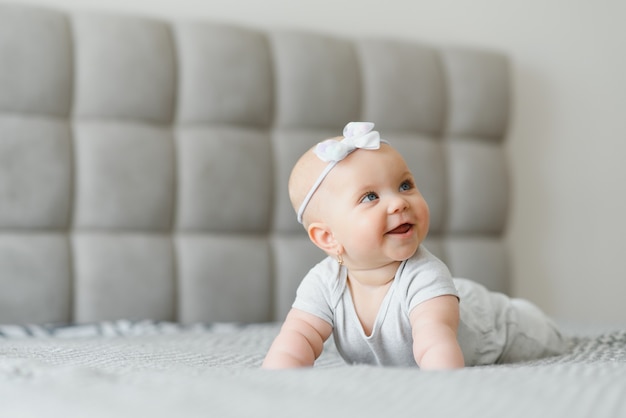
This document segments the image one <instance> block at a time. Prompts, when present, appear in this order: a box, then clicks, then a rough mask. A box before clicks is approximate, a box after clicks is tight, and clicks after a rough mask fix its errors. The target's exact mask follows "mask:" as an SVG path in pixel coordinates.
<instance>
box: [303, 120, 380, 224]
mask: <svg viewBox="0 0 626 418" xmlns="http://www.w3.org/2000/svg"><path fill="white" fill-rule="evenodd" d="M372 129H374V124H373V123H371V122H350V123H348V124H347V125H346V126H345V128H343V136H344V139H342V140H341V141H336V140H334V139H327V140H325V141H322V142H320V143H319V144H317V146H316V147H315V150H314V151H313V152H314V153H315V155H317V156H318V157H319V159H320V160H322V161H325V162H328V165H327V166H326V167H325V168H324V170H323V171H322V172H321V174H320V175H319V177H318V178H317V180H316V181H315V183H313V186H311V189H310V190H309V193H307V195H306V196H305V198H304V200H303V201H302V204H301V205H300V208H299V209H298V222H300V223H302V216H303V215H304V210H305V209H306V207H307V205H308V204H309V202H310V201H311V198H312V197H313V195H314V194H315V192H316V191H317V189H318V188H319V187H320V184H322V182H323V181H324V179H325V178H326V176H327V175H328V173H330V171H331V170H332V169H333V168H334V167H335V166H336V165H337V163H339V161H341V160H343V159H344V158H346V157H347V156H348V155H349V154H350V153H351V152H353V151H354V150H356V149H357V148H361V149H368V150H376V149H379V148H380V143H381V142H383V143H385V144H386V143H387V141H385V140H384V139H382V140H381V139H380V135H379V134H378V132H377V131H372Z"/></svg>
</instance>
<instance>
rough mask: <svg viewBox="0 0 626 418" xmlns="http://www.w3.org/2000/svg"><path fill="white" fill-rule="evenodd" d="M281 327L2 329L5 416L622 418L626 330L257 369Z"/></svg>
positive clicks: (1, 411)
mask: <svg viewBox="0 0 626 418" xmlns="http://www.w3.org/2000/svg"><path fill="white" fill-rule="evenodd" d="M277 332H278V325H277V324H255V325H233V324H215V325H211V326H205V325H195V326H180V325H175V324H169V323H158V322H129V321H118V322H108V323H99V324H92V325H82V326H70V327H16V326H0V416H1V417H56V416H59V417H87V416H88V417H144V416H146V417H266V416H267V417H283V416H284V417H328V416H331V417H333V416H337V417H339V416H341V417H346V416H358V417H365V418H367V417H381V416H384V417H405V416H406V417H417V416H428V417H451V416H458V417H468V416H476V417H535V416H550V417H560V416H563V417H604V416H606V417H614V416H615V417H619V416H626V331H612V332H608V333H604V334H601V335H596V336H590V337H582V336H578V337H577V336H573V337H570V342H569V345H570V346H569V350H568V352H567V353H565V354H563V355H561V356H558V357H551V358H547V359H542V360H539V361H533V362H527V363H518V364H512V365H497V366H487V367H473V368H465V369H462V370H456V371H435V372H432V371H431V372H426V371H420V370H418V369H416V368H381V367H372V366H351V365H346V364H345V363H344V362H343V361H342V360H341V358H340V357H339V355H338V354H337V351H336V349H335V347H334V345H333V344H332V342H329V343H327V347H326V348H325V350H324V354H323V355H322V357H320V359H319V360H318V362H317V364H316V367H314V368H310V369H303V370H288V371H266V370H261V369H260V368H259V366H260V364H261V362H262V360H263V357H264V355H265V352H266V351H267V349H268V347H269V345H270V344H271V342H272V340H273V338H274V336H275V335H276V334H277Z"/></svg>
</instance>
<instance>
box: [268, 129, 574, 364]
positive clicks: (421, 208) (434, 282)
mask: <svg viewBox="0 0 626 418" xmlns="http://www.w3.org/2000/svg"><path fill="white" fill-rule="evenodd" d="M373 127H374V124H373V123H365V122H351V123H349V124H348V125H346V127H345V129H344V138H343V139H342V138H335V139H329V140H326V141H323V142H321V143H319V144H318V145H317V146H316V147H315V148H314V149H311V150H309V151H307V152H306V153H305V154H304V155H303V156H302V157H301V158H300V160H299V161H298V162H297V163H296V165H295V167H294V168H293V171H292V173H291V177H290V179H289V195H290V198H291V203H292V205H293V207H294V209H295V210H296V212H297V215H298V221H299V222H300V223H302V224H303V225H304V227H305V229H306V230H307V232H308V235H309V238H310V239H311V241H312V242H313V243H314V244H315V245H317V246H318V247H319V248H320V249H322V250H323V251H324V252H325V253H326V254H327V255H328V257H327V258H326V259H324V260H323V261H321V262H320V263H319V264H318V265H316V266H315V267H314V268H313V269H311V270H310V271H309V273H308V274H307V275H306V277H305V278H304V279H303V281H302V283H301V284H300V286H299V288H298V292H297V296H296V300H295V302H294V304H293V307H292V309H291V310H290V312H289V313H288V315H287V317H286V319H285V322H284V324H283V326H282V328H281V330H280V333H279V334H278V336H277V337H276V339H275V340H274V342H273V343H272V346H271V347H270V349H269V351H268V353H267V356H266V357H265V360H264V362H263V367H265V368H288V367H302V366H312V365H313V364H314V362H315V360H316V359H317V358H318V357H319V356H320V354H321V352H322V349H323V346H324V342H325V341H326V340H327V339H328V338H329V337H330V335H331V334H333V335H334V339H335V343H336V346H337V349H338V351H339V353H340V354H341V356H342V357H343V358H344V359H345V360H346V361H347V362H348V363H357V364H375V365H385V366H416V365H417V366H419V367H420V368H421V369H451V368H459V367H463V366H464V365H467V366H472V365H484V364H495V363H504V362H515V361H523V360H531V359H536V358H540V357H543V356H549V355H556V354H559V353H561V352H563V349H564V346H565V343H564V340H563V338H562V337H561V335H560V334H559V332H558V331H557V330H556V328H555V327H554V326H553V325H552V323H551V322H550V321H549V320H548V318H547V317H546V316H545V315H544V314H543V313H542V312H541V311H540V310H539V309H538V308H537V307H535V306H534V305H532V304H531V303H529V302H527V301H524V300H520V299H510V298H508V297H507V296H505V295H503V294H500V293H493V292H489V291H488V290H487V289H486V288H485V287H483V286H481V285H479V284H477V283H474V282H471V281H469V280H463V279H452V277H451V275H450V272H449V270H448V268H447V267H446V266H445V264H443V262H441V261H440V260H439V259H437V258H436V257H435V256H433V255H432V254H431V253H429V252H428V250H427V249H426V248H425V247H424V246H423V245H422V242H423V241H424V238H425V237H426V235H427V233H428V228H429V209H428V205H427V204H426V201H425V200H424V198H423V197H422V195H421V194H420V192H419V190H418V189H417V187H416V184H415V180H414V178H413V175H412V174H411V171H410V170H409V168H408V167H407V165H406V163H405V161H404V159H403V158H402V156H401V155H400V154H399V153H398V152H397V151H396V150H395V149H394V148H392V147H391V146H390V145H389V144H388V143H387V142H386V141H384V140H381V139H380V137H379V134H378V132H376V131H373V130H372V129H373Z"/></svg>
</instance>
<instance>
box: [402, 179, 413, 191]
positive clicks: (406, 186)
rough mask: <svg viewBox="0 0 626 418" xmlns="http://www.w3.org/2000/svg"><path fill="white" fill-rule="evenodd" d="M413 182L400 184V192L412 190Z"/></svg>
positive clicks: (407, 181)
mask: <svg viewBox="0 0 626 418" xmlns="http://www.w3.org/2000/svg"><path fill="white" fill-rule="evenodd" d="M413 187H414V186H413V182H412V181H410V180H405V181H403V182H402V184H401V185H400V191H403V192H405V191H407V190H411V189H412V188H413Z"/></svg>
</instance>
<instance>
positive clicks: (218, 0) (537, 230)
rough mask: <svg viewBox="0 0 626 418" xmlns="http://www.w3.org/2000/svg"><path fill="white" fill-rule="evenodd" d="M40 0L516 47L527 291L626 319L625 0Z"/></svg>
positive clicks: (563, 307) (516, 150)
mask: <svg viewBox="0 0 626 418" xmlns="http://www.w3.org/2000/svg"><path fill="white" fill-rule="evenodd" d="M29 2H31V3H40V4H48V5H61V6H63V8H67V9H70V10H71V9H83V10H84V9H100V10H116V11H119V10H123V11H126V12H133V13H141V14H147V15H152V16H159V17H167V18H174V19H189V18H210V19H215V20H227V21H232V22H240V23H245V24H252V25H253V26H255V27H259V28H273V27H297V28H306V29H314V30H320V31H329V32H333V33H337V34H343V35H349V36H361V35H384V36H388V37H403V38H412V39H418V40H424V41H427V42H433V43H435V44H468V45H476V46H486V47H491V48H497V49H500V50H503V51H505V52H506V53H508V54H509V55H510V56H511V57H512V59H513V65H514V71H515V74H514V88H515V101H514V122H513V125H512V126H511V129H510V136H509V142H508V150H509V151H510V158H511V162H512V165H513V173H512V176H513V178H512V181H513V211H512V217H511V218H510V227H509V243H510V247H511V251H512V254H513V260H512V261H513V270H514V287H513V290H514V293H515V294H516V295H518V296H522V297H526V298H530V299H532V300H533V301H535V302H536V303H538V304H539V305H540V306H541V307H542V308H543V309H545V310H546V311H547V312H548V313H550V314H552V315H554V316H556V317H557V318H561V319H565V320H571V321H583V322H590V323H593V322H607V323H612V324H622V325H626V304H625V303H624V301H623V299H624V295H626V262H624V261H625V259H626V254H625V253H626V251H625V250H626V245H624V244H623V237H625V236H626V218H625V215H624V214H626V193H624V192H625V191H626V184H624V183H626V164H624V155H625V154H626V115H624V113H625V111H626V43H625V42H626V41H625V39H626V25H624V17H625V16H626V2H623V1H622V0H596V1H587V0H508V1H500V0H474V1H464V0H457V1H454V0H386V1H380V0H376V1H373V0H298V1H288V0H264V1H258V0H213V1H211V0H88V1H85V0H29ZM622 257H624V258H622Z"/></svg>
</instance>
